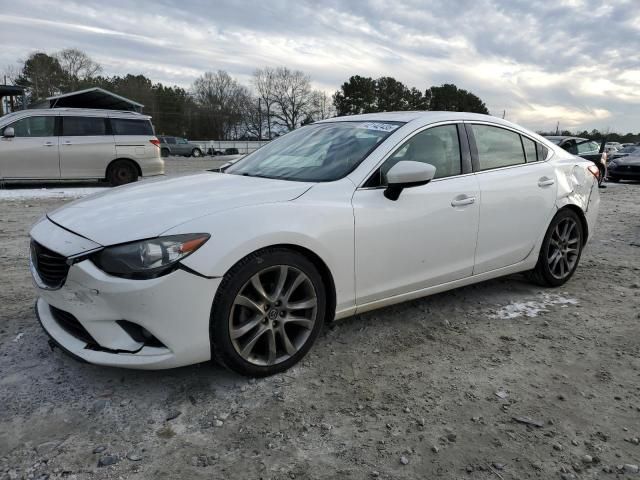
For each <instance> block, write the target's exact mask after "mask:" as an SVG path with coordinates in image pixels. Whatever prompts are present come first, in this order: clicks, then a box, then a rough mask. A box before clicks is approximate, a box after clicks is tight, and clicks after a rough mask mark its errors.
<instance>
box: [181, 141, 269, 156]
mask: <svg viewBox="0 0 640 480" xmlns="http://www.w3.org/2000/svg"><path fill="white" fill-rule="evenodd" d="M190 142H191V143H195V144H197V145H199V146H200V148H201V149H202V151H203V152H205V153H208V152H209V149H213V150H215V151H222V152H224V151H225V150H226V149H227V148H237V149H238V153H239V154H242V155H246V154H248V153H251V152H255V151H256V150H258V149H259V148H260V147H262V146H263V145H266V144H267V143H269V141H268V140H262V141H258V140H255V141H251V140H190Z"/></svg>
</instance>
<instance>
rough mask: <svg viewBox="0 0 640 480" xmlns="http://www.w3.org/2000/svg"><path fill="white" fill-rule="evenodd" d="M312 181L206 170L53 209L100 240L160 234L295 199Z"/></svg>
mask: <svg viewBox="0 0 640 480" xmlns="http://www.w3.org/2000/svg"><path fill="white" fill-rule="evenodd" d="M312 185H313V184H312V183H304V182H291V181H285V180H275V179H267V178H257V177H245V176H240V175H230V174H223V173H202V174H198V175H189V176H185V177H178V178H173V179H168V180H160V181H150V182H144V183H139V184H132V185H125V186H123V187H117V188H113V189H110V190H108V191H106V192H104V193H98V194H96V195H92V196H89V197H85V198H83V199H81V200H77V201H75V202H73V203H70V204H69V205H67V206H64V207H62V208H60V209H58V210H55V211H53V212H52V213H49V214H48V215H47V216H48V218H49V219H50V220H51V221H52V222H54V223H56V224H58V225H59V226H61V227H63V228H65V229H67V230H70V231H71V232H74V233H76V234H78V235H82V236H83V237H85V238H88V239H89V240H92V241H94V242H97V243H99V244H101V245H104V246H107V245H114V244H118V243H125V242H130V241H134V240H140V239H144V238H152V237H156V236H158V235H160V234H162V233H163V232H165V231H167V230H169V229H170V228H172V227H175V226H177V225H179V224H181V223H184V222H186V221H189V220H193V219H195V218H198V217H202V216H205V215H210V214H213V213H217V212H220V211H223V210H230V209H234V208H239V207H245V206H249V205H255V204H263V203H275V202H285V201H288V200H293V199H295V198H297V197H299V196H300V195H302V194H303V193H304V192H306V191H307V190H308V189H309V188H311V186H312Z"/></svg>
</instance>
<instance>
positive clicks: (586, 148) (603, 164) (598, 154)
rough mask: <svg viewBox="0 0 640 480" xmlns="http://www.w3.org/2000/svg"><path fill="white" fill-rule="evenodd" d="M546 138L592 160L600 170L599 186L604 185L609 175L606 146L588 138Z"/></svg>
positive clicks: (553, 136) (572, 152) (554, 136)
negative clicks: (603, 182)
mask: <svg viewBox="0 0 640 480" xmlns="http://www.w3.org/2000/svg"><path fill="white" fill-rule="evenodd" d="M546 138H547V140H549V141H551V142H553V143H555V144H556V145H558V146H559V147H561V148H563V149H564V150H566V151H567V152H569V153H571V154H573V155H577V156H579V157H582V158H585V159H587V160H591V161H592V162H593V163H595V164H596V165H597V167H598V169H599V170H600V176H599V177H598V179H599V183H598V184H599V185H601V184H602V181H603V180H604V178H605V177H606V174H607V153H606V152H605V145H604V144H602V143H600V144H599V143H598V142H596V141H595V140H589V139H588V138H580V137H563V136H556V135H551V136H547V137H546Z"/></svg>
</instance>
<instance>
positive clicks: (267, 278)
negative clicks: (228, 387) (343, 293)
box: [210, 248, 327, 377]
mask: <svg viewBox="0 0 640 480" xmlns="http://www.w3.org/2000/svg"><path fill="white" fill-rule="evenodd" d="M326 298H327V297H326V291H325V286H324V284H323V281H322V277H321V276H320V273H319V272H318V270H317V268H316V267H315V265H314V264H313V263H312V262H311V261H309V260H308V259H307V258H306V257H305V256H304V255H302V254H300V253H298V252H295V251H292V250H287V249H280V248H271V249H266V250H262V251H260V252H256V253H253V254H251V255H249V256H247V257H245V258H244V259H243V260H241V261H240V262H238V263H237V264H236V265H235V266H234V267H233V268H232V269H231V270H230V271H229V272H228V273H227V274H226V275H225V277H224V279H223V281H222V283H221V284H220V287H219V288H218V292H217V293H216V298H215V300H214V305H213V309H212V315H211V327H210V328H211V343H212V349H213V354H214V357H215V358H216V359H217V360H218V361H219V362H220V363H222V364H223V365H224V366H226V367H228V368H230V369H231V370H233V371H235V372H237V373H240V374H242V375H247V376H252V377H264V376H268V375H273V374H275V373H278V372H282V371H284V370H286V369H288V368H289V367H291V366H292V365H294V364H296V363H297V362H298V361H300V359H301V358H302V357H304V356H305V355H306V353H307V352H308V351H309V349H310V348H311V346H312V345H313V343H314V342H315V340H316V338H317V337H318V334H319V333H320V330H321V328H322V324H323V322H324V317H325V313H326Z"/></svg>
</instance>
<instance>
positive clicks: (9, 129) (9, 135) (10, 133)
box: [2, 127, 16, 138]
mask: <svg viewBox="0 0 640 480" xmlns="http://www.w3.org/2000/svg"><path fill="white" fill-rule="evenodd" d="M2 136H3V137H4V138H13V137H15V136H16V132H15V130H14V129H13V127H7V128H5V129H4V132H2Z"/></svg>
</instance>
